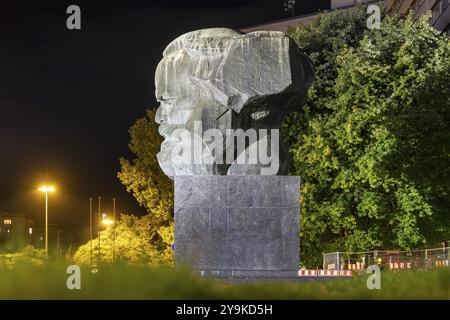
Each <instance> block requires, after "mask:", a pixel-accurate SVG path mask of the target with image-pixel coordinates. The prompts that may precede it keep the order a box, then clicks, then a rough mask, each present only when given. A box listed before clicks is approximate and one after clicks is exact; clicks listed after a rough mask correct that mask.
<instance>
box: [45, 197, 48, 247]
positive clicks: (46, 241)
mask: <svg viewBox="0 0 450 320" xmlns="http://www.w3.org/2000/svg"><path fill="white" fill-rule="evenodd" d="M45 253H46V254H47V255H48V191H45Z"/></svg>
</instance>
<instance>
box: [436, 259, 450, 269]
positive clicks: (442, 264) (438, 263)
mask: <svg viewBox="0 0 450 320" xmlns="http://www.w3.org/2000/svg"><path fill="white" fill-rule="evenodd" d="M436 267H448V260H437V261H436Z"/></svg>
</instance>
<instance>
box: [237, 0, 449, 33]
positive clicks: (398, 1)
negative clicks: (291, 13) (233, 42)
mask: <svg viewBox="0 0 450 320" xmlns="http://www.w3.org/2000/svg"><path fill="white" fill-rule="evenodd" d="M357 2H358V1H357V0H331V1H330V5H329V9H330V10H337V9H339V10H347V9H349V8H352V7H354V6H355V4H356V3H357ZM362 2H364V3H366V4H383V5H385V6H386V7H387V8H388V9H389V10H390V11H391V12H394V13H395V14H397V15H399V16H403V15H405V14H407V13H408V12H409V11H410V10H412V11H413V12H414V16H415V17H416V18H419V17H420V16H422V15H423V14H425V13H426V12H427V11H431V12H432V17H431V19H430V24H431V25H432V26H433V27H435V28H436V29H437V30H439V31H442V32H445V33H447V34H448V35H450V0H365V1H362ZM319 13H320V12H316V13H313V14H308V15H304V16H299V17H294V18H290V19H283V20H278V21H273V22H269V23H265V24H261V25H256V26H249V27H245V28H242V29H241V31H243V32H246V33H247V32H253V31H263V30H264V31H281V32H287V31H288V29H289V27H295V26H297V25H299V24H303V25H307V24H309V23H310V22H311V21H312V20H314V19H315V18H316V17H317V16H318V14H319Z"/></svg>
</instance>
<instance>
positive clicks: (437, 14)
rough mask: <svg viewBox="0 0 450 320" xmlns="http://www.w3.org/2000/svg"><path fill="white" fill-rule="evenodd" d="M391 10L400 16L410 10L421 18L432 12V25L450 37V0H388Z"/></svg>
mask: <svg viewBox="0 0 450 320" xmlns="http://www.w3.org/2000/svg"><path fill="white" fill-rule="evenodd" d="M386 3H387V7H388V9H389V10H391V11H393V12H395V13H396V14H398V15H405V14H407V13H408V12H409V11H410V10H412V11H413V12H414V16H415V17H416V18H419V17H420V16H422V15H423V14H425V13H426V12H427V11H431V13H432V17H431V19H430V24H431V25H432V26H433V27H435V28H436V29H437V30H439V31H442V32H445V33H447V34H448V35H450V0H387V1H386Z"/></svg>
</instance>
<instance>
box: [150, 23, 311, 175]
mask: <svg viewBox="0 0 450 320" xmlns="http://www.w3.org/2000/svg"><path fill="white" fill-rule="evenodd" d="M312 78H313V71H312V67H311V64H310V62H309V60H308V58H307V57H306V56H305V55H303V54H302V53H301V52H300V51H299V49H298V47H297V45H296V44H295V43H294V41H293V40H292V39H290V38H289V37H287V36H286V35H285V34H283V33H281V32H266V31H258V32H252V33H248V34H243V33H241V32H238V31H234V30H231V29H225V28H213V29H204V30H198V31H193V32H189V33H186V34H184V35H182V36H180V37H178V38H176V39H175V40H173V41H172V42H171V43H170V44H169V45H168V46H167V47H166V49H165V50H164V53H163V59H162V60H161V62H160V63H159V65H158V67H157V70H156V74H155V85H156V98H157V100H158V101H159V102H160V107H159V108H158V110H157V113H156V119H155V120H156V122H157V123H159V125H160V126H159V132H160V134H161V135H162V136H163V137H164V138H165V140H164V142H163V143H162V145H161V151H160V152H159V153H158V155H157V157H158V161H159V164H160V166H161V168H162V169H163V171H164V173H165V174H166V175H167V176H169V177H171V178H173V177H174V176H182V175H184V176H185V175H260V174H264V173H262V167H263V166H264V165H266V164H265V163H261V162H260V161H259V159H258V161H257V162H256V163H248V164H242V163H240V162H239V161H236V159H239V157H240V154H242V150H239V149H237V148H236V147H235V144H234V138H233V137H232V139H218V136H221V137H229V136H230V130H237V129H241V132H242V131H246V130H250V129H254V130H257V132H259V133H261V132H264V130H266V131H267V130H268V129H278V128H279V126H280V125H281V122H282V120H283V119H284V117H285V115H286V114H287V113H289V112H293V111H295V110H298V108H299V107H300V106H301V105H302V104H304V103H305V101H306V93H307V90H308V87H309V85H310V84H311V81H312ZM180 129H183V130H185V131H186V130H187V131H188V132H189V133H190V134H191V136H192V137H193V141H194V142H193V145H192V146H191V145H189V148H193V153H195V152H196V150H197V149H196V147H195V144H196V142H197V147H198V144H200V149H201V150H202V151H203V152H201V156H200V158H201V159H202V160H204V161H200V162H199V161H191V162H189V161H188V162H186V161H185V162H181V163H180V162H176V161H174V160H173V158H174V157H173V155H174V150H178V148H179V147H180V146H181V147H185V144H186V139H184V140H183V139H182V138H180V135H179V134H177V132H178V131H179V130H180ZM211 132H213V133H214V134H209V133H211ZM245 138H249V137H248V136H247V137H244V139H245ZM275 139H276V140H277V141H275V142H276V144H273V143H270V142H274V140H275ZM230 140H231V141H230ZM247 140H249V142H248V143H246V145H245V150H244V152H247V153H249V152H250V153H251V152H255V151H256V150H257V149H258V148H260V149H261V146H262V145H264V143H265V144H270V145H271V147H272V148H270V147H269V148H268V149H270V150H269V151H268V152H269V153H270V155H271V157H272V158H274V157H276V158H277V161H278V166H277V168H276V170H275V171H274V172H273V173H269V174H278V175H282V174H286V173H287V169H288V164H289V154H288V151H287V149H286V148H285V147H284V145H283V143H282V142H281V140H280V139H279V136H278V135H276V136H274V135H272V134H271V131H270V130H269V131H268V134H262V135H259V136H258V137H257V138H256V141H255V140H253V141H252V140H251V139H247ZM244 142H245V140H244ZM263 142H264V143H263ZM218 144H220V146H219V147H220V148H218ZM274 145H277V146H278V145H279V148H278V149H275V148H273V146H274ZM205 150H206V151H207V152H206V153H205ZM260 151H261V150H260ZM226 153H227V154H226ZM230 155H231V157H230ZM218 159H220V160H222V159H225V160H224V161H218ZM230 159H231V160H232V161H231V163H230V161H229V160H230ZM269 172H270V171H269Z"/></svg>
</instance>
